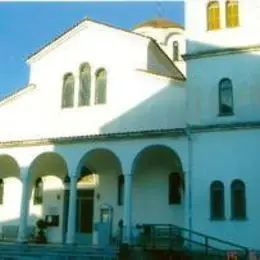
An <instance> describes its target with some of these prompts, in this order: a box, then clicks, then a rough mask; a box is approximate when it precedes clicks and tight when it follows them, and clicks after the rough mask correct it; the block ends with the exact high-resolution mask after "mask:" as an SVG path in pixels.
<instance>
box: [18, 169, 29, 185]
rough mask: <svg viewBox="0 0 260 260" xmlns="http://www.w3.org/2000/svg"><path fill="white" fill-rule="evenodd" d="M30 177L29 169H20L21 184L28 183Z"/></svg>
mask: <svg viewBox="0 0 260 260" xmlns="http://www.w3.org/2000/svg"><path fill="white" fill-rule="evenodd" d="M29 177H30V174H29V169H28V168H21V169H20V178H21V180H22V182H25V181H28V180H29Z"/></svg>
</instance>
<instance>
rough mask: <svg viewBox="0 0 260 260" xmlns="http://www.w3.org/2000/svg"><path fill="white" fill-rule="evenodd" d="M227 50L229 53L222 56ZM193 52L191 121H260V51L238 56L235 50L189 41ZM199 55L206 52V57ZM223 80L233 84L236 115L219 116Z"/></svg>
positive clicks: (189, 76) (190, 64)
mask: <svg viewBox="0 0 260 260" xmlns="http://www.w3.org/2000/svg"><path fill="white" fill-rule="evenodd" d="M189 46H190V48H189ZM223 48H224V49H226V53H225V54H221V53H218V52H219V51H220V50H221V49H222V50H223ZM189 49H191V50H192V52H190V53H188V55H191V56H190V58H191V59H190V60H188V61H187V82H186V88H187V99H188V122H189V123H191V124H218V123H232V122H241V121H247V122H248V121H254V120H260V114H259V110H260V85H259V83H258V82H259V80H260V75H259V62H260V51H259V53H256V52H255V53H249V52H247V51H246V50H240V51H239V53H235V50H236V49H235V48H228V47H225V46H217V45H211V44H205V43H203V42H198V41H192V40H188V41H187V50H189ZM195 50H196V51H195ZM196 53H201V54H203V53H204V56H202V57H199V56H196ZM188 57H189V56H188ZM245 64H246V66H245ZM223 78H229V79H230V80H231V81H232V85H233V107H234V115H233V116H224V117H223V116H219V82H220V80H221V79H223Z"/></svg>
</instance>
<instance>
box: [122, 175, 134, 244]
mask: <svg viewBox="0 0 260 260" xmlns="http://www.w3.org/2000/svg"><path fill="white" fill-rule="evenodd" d="M132 179H133V176H132V174H124V186H125V190H124V192H125V194H124V238H123V242H124V243H127V244H131V238H132Z"/></svg>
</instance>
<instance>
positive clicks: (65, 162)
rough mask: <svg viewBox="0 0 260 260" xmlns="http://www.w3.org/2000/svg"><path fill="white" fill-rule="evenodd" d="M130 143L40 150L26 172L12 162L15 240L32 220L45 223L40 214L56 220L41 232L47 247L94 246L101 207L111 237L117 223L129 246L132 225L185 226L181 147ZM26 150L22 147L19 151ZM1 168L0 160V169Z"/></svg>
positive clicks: (23, 236) (22, 239)
mask: <svg viewBox="0 0 260 260" xmlns="http://www.w3.org/2000/svg"><path fill="white" fill-rule="evenodd" d="M133 144H134V145H132V146H129V147H127V148H126V147H125V144H124V143H123V142H122V143H121V144H120V143H119V142H117V143H116V144H115V145H109V144H108V143H105V144H104V145H102V146H101V145H99V144H96V145H94V146H92V147H90V146H89V145H86V146H83V145H82V144H73V145H70V146H67V147H66V149H64V148H63V147H55V149H53V148H52V149H50V150H49V151H47V150H48V149H45V151H44V152H42V153H41V152H38V153H37V154H35V155H34V159H33V160H31V162H30V164H29V166H28V167H20V166H19V158H18V159H17V163H16V172H17V176H18V177H19V178H20V179H21V180H22V191H21V203H20V206H21V207H20V208H21V210H20V212H19V217H18V219H19V223H18V225H19V235H18V238H17V239H18V241H19V242H25V241H26V227H27V226H28V225H31V224H32V223H31V222H32V220H34V221H35V218H33V217H32V216H35V217H37V218H39V217H40V218H43V219H45V218H46V215H58V216H59V224H58V226H56V227H50V228H49V229H48V232H47V233H48V235H50V236H52V238H53V237H56V240H55V239H54V240H53V242H58V243H61V242H62V241H64V242H65V243H67V244H75V243H82V239H83V240H84V241H87V240H88V241H91V242H93V243H97V239H98V234H97V233H98V232H97V230H96V229H95V226H96V225H95V224H96V223H98V222H99V221H100V217H101V216H100V212H101V207H102V205H108V206H110V207H111V208H112V209H113V210H112V212H113V213H112V214H113V216H112V228H111V232H112V235H113V236H114V235H115V233H116V231H117V229H118V223H119V222H120V220H123V225H124V228H123V230H124V234H123V241H124V242H125V243H131V241H132V238H133V230H134V229H135V227H136V225H138V224H152V223H158V224H160V223H161V224H164V223H174V224H177V225H181V226H185V223H186V220H185V203H184V201H185V189H184V183H185V181H184V170H183V164H182V162H181V159H180V158H181V157H182V156H184V157H185V160H184V162H186V161H187V160H186V146H185V143H182V142H179V143H177V144H175V143H174V142H172V145H171V144H170V143H169V141H168V140H162V142H160V143H156V144H155V143H153V142H152V140H148V141H147V140H145V141H142V142H137V141H133ZM175 146H176V147H177V149H174V148H173V147H175ZM86 148H87V149H86ZM29 149H30V147H26V148H24V152H26V150H29ZM31 154H32V153H31ZM16 155H17V154H16ZM10 157H11V155H10ZM6 158H7V157H6ZM14 161H15V160H14ZM4 165H6V163H4V162H2V161H1V160H0V168H1V167H4ZM5 167H6V166H5ZM1 169H2V168H1ZM21 169H22V170H21ZM8 176H9V175H8ZM39 179H41V181H42V183H43V187H44V188H43V200H42V202H41V204H38V205H35V203H34V202H35V191H37V190H36V183H38V184H39V183H40V184H41V182H39ZM122 180H123V181H122ZM37 181H38V182H37ZM83 193H84V194H85V195H82V194H83ZM87 193H88V195H86V194H87ZM84 196H85V197H84ZM79 208H81V210H80V212H81V213H79ZM86 208H88V210H86ZM79 214H81V216H79ZM87 219H89V221H87ZM85 221H87V222H88V223H89V225H88V226H87V227H86V226H85V227H84V223H85ZM80 225H81V226H80ZM81 228H83V229H81ZM84 228H85V231H86V232H85V231H84ZM81 231H83V232H81ZM83 233H84V234H83ZM82 235H83V236H82ZM85 235H89V238H87V236H85ZM83 243H84V242H83Z"/></svg>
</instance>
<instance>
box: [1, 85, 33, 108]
mask: <svg viewBox="0 0 260 260" xmlns="http://www.w3.org/2000/svg"><path fill="white" fill-rule="evenodd" d="M35 88H36V85H34V84H30V85H28V86H27V87H25V88H21V89H18V90H16V91H15V92H14V93H11V94H10V95H8V96H5V97H4V98H3V99H2V100H0V106H2V105H4V104H6V103H8V102H10V101H13V100H14V99H16V98H18V97H20V96H21V95H23V94H25V93H27V92H28V91H31V90H34V89H35Z"/></svg>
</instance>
